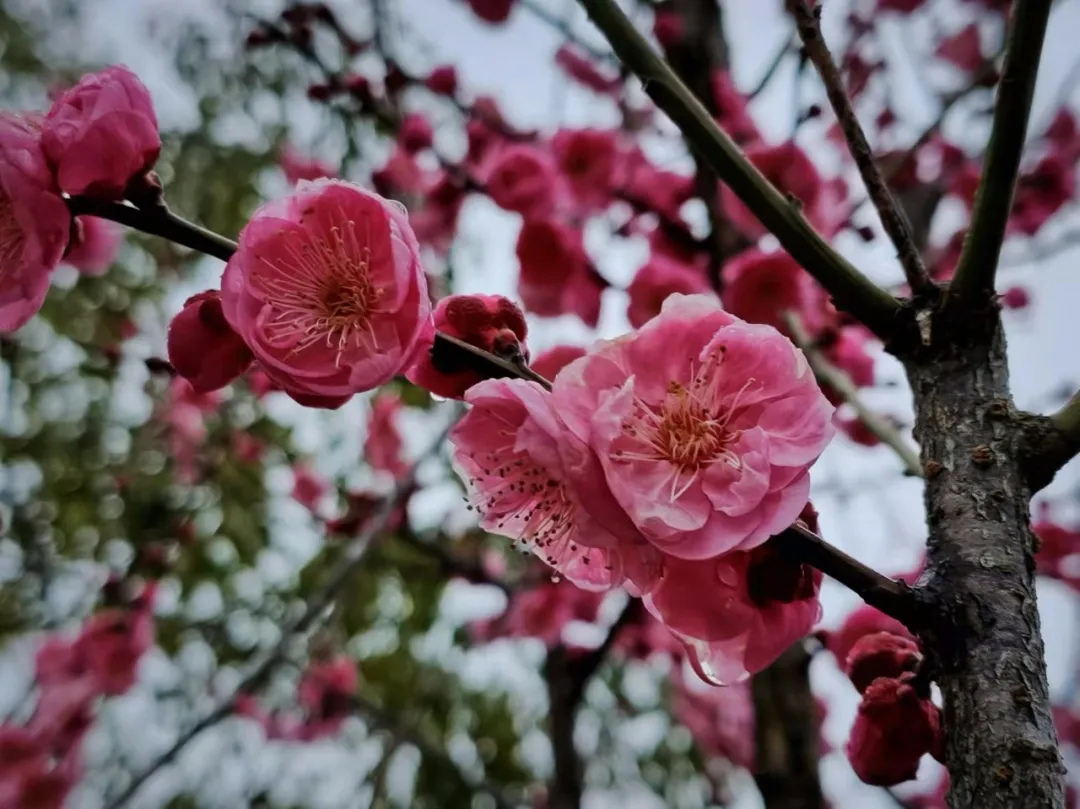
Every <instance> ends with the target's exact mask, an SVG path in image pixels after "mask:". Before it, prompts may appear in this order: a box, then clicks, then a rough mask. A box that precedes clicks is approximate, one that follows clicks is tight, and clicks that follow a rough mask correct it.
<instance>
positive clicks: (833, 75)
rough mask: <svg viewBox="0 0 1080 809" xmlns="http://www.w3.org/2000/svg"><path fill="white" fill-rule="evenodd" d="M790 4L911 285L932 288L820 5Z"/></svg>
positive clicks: (803, 1) (913, 288)
mask: <svg viewBox="0 0 1080 809" xmlns="http://www.w3.org/2000/svg"><path fill="white" fill-rule="evenodd" d="M787 5H788V10H789V11H790V13H791V15H792V16H793V17H794V18H795V25H796V27H797V28H798V29H799V36H800V37H801V38H802V41H803V46H804V47H805V48H806V55H807V56H808V57H809V58H810V61H811V62H813V63H814V67H815V68H817V72H818V75H819V76H821V81H822V83H823V84H824V85H825V94H826V95H827V96H828V97H829V103H830V104H831V105H832V108H833V112H835V113H836V118H837V120H838V121H839V122H840V129H841V130H842V131H843V133H844V139H845V140H846V141H847V145H848V151H850V152H851V156H852V157H853V158H854V159H855V165H856V166H857V167H858V169H859V175H860V176H861V177H862V179H863V183H865V185H866V189H867V191H868V192H869V194H870V199H871V201H872V202H873V203H874V207H875V208H877V212H878V216H880V218H881V224H882V225H883V226H884V228H885V232H886V233H887V234H888V235H889V239H890V240H891V241H892V243H893V245H894V246H895V247H896V253H897V256H898V257H899V259H900V265H901V266H902V267H903V268H904V277H905V278H907V282H908V286H909V287H911V291H912V292H913V293H914V294H916V295H918V294H919V293H920V292H924V291H926V290H927V289H929V288H930V287H932V286H933V282H932V281H931V280H930V275H929V274H928V273H927V272H926V266H925V265H924V264H923V260H922V256H921V255H920V254H919V250H918V248H917V247H916V246H915V240H914V239H913V238H912V234H911V229H910V227H909V226H908V222H907V219H906V218H905V217H904V214H903V212H902V211H901V210H900V207H899V206H898V205H897V203H896V199H895V198H894V197H893V195H892V191H890V190H889V186H888V185H887V183H886V182H885V178H884V177H883V176H882V174H881V170H880V169H879V168H878V165H877V163H876V162H875V161H874V153H873V151H872V150H871V148H870V144H869V142H868V141H867V140H866V133H865V132H863V128H862V126H861V125H860V124H859V119H858V117H857V116H856V115H855V110H854V109H853V108H852V106H851V99H850V98H849V97H848V94H847V91H846V90H845V89H844V80H843V78H842V77H841V75H840V70H839V69H838V68H837V67H836V63H835V62H834V61H833V58H832V54H830V53H829V48H828V46H827V45H826V44H825V38H824V37H823V36H822V34H821V24H820V23H821V6H820V5H815V6H814V7H813V8H811V7H810V6H809V5H807V2H806V0H788V3H787Z"/></svg>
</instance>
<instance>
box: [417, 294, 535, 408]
mask: <svg viewBox="0 0 1080 809" xmlns="http://www.w3.org/2000/svg"><path fill="white" fill-rule="evenodd" d="M434 321H435V328H436V329H437V330H439V331H440V332H442V333H444V334H449V335H450V336H451V337H457V338H458V339H459V340H463V341H465V342H466V343H469V344H470V345H474V346H476V347H477V348H481V349H483V350H484V351H488V352H494V353H496V354H505V353H507V352H508V351H516V352H518V353H520V354H521V356H522V357H523V358H524V359H528V358H529V351H528V349H526V348H525V337H526V335H527V334H528V327H527V326H526V324H525V315H524V314H522V312H521V309H519V308H518V306H517V304H515V303H514V302H513V301H511V300H509V299H508V298H504V297H503V296H501V295H448V296H447V297H445V298H443V299H442V300H441V301H439V303H438V305H436V307H435V312H434ZM406 376H407V377H408V379H409V381H410V382H412V383H413V384H414V385H419V386H420V387H422V388H425V389H426V390H429V391H431V392H432V393H434V394H435V395H436V396H443V397H446V398H448V399H460V398H461V397H462V396H464V395H465V392H466V391H467V390H468V389H469V388H471V387H472V386H473V385H475V384H476V383H477V382H479V381H480V380H481V379H483V377H481V376H480V374H478V373H477V372H476V371H473V370H469V369H468V368H446V367H436V365H435V362H434V360H433V358H432V356H431V354H430V353H429V352H425V353H423V354H420V355H419V356H418V357H417V359H416V363H415V364H414V365H413V366H412V367H411V368H410V369H409V370H408V372H407V373H406Z"/></svg>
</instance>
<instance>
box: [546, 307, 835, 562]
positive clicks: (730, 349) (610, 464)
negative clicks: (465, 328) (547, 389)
mask: <svg viewBox="0 0 1080 809" xmlns="http://www.w3.org/2000/svg"><path fill="white" fill-rule="evenodd" d="M553 397H554V401H555V409H556V411H557V412H558V414H559V417H560V418H561V419H562V420H563V422H564V423H565V424H566V425H567V427H568V428H569V429H570V430H571V431H572V432H573V433H574V434H575V435H576V436H577V437H578V438H579V439H581V440H582V441H584V442H586V443H587V444H588V445H589V446H590V447H592V449H593V450H594V451H595V453H596V455H597V456H598V457H599V460H600V464H601V466H602V468H603V472H604V474H603V477H602V478H598V479H593V480H591V481H590V480H589V479H586V480H584V481H582V484H581V485H582V491H581V496H582V500H583V501H584V502H585V503H586V504H587V505H588V504H591V503H593V502H595V501H596V492H597V491H598V490H604V489H610V491H611V493H612V494H613V495H614V497H615V499H616V500H617V501H618V503H619V504H620V505H621V506H622V508H623V509H624V510H625V512H626V514H627V515H629V517H630V520H631V521H632V522H633V523H634V525H635V526H636V527H637V528H638V529H639V530H640V531H641V532H642V534H644V536H645V538H646V539H647V540H648V541H649V542H651V543H652V544H653V545H655V546H656V547H657V548H658V549H660V550H662V551H663V552H665V553H668V554H671V555H672V556H676V557H680V558H683V559H708V558H710V557H715V556H717V555H719V554H723V553H727V552H729V551H734V550H748V549H750V548H753V547H754V546H756V545H760V544H761V543H762V542H764V541H765V540H766V539H768V538H769V537H770V536H772V535H773V534H775V533H777V532H779V531H781V530H783V529H784V528H786V527H788V526H789V525H790V524H791V523H793V522H794V521H795V519H796V518H797V517H798V516H799V512H800V511H801V510H802V508H803V506H804V505H806V501H807V498H808V496H809V491H810V480H809V475H808V470H809V468H810V465H811V464H812V463H813V462H814V461H815V460H817V457H818V455H820V454H821V452H822V450H824V449H825V446H826V445H827V444H828V442H829V440H830V439H831V438H832V436H833V432H834V430H833V426H832V416H833V412H834V408H833V407H832V405H831V404H829V402H828V400H827V399H826V398H825V396H824V395H823V394H822V392H821V390H820V389H819V388H818V386H817V383H816V382H815V381H814V375H813V373H812V372H811V371H810V368H809V366H808V365H807V362H806V358H805V357H804V356H803V354H802V352H801V351H799V350H798V349H797V348H796V347H795V346H794V345H792V343H791V341H789V340H788V339H787V338H786V337H784V336H783V335H782V334H780V333H779V332H778V331H776V330H775V329H773V328H772V327H770V326H762V325H757V324H751V323H745V322H743V321H741V320H739V319H738V318H737V317H734V316H733V315H731V314H729V313H727V312H725V311H724V310H723V309H721V308H720V303H719V301H717V300H716V298H715V297H713V296H710V295H672V296H670V297H669V298H668V299H667V300H666V301H665V303H664V306H663V308H662V310H661V312H660V314H659V315H657V316H656V317H655V318H654V319H653V320H651V321H649V323H647V324H646V325H645V326H644V327H642V328H641V329H640V330H639V331H638V332H637V333H634V334H629V335H626V336H624V337H622V338H619V339H617V340H612V341H607V342H603V343H600V344H598V345H597V346H596V347H594V348H593V350H592V351H591V352H590V353H589V354H587V355H586V356H584V357H582V358H581V359H580V360H578V361H576V362H574V363H572V364H570V365H568V366H567V367H566V368H564V369H563V370H562V371H561V372H560V373H559V375H558V377H556V380H555V383H554V391H553ZM596 516H597V517H598V518H599V516H600V515H596Z"/></svg>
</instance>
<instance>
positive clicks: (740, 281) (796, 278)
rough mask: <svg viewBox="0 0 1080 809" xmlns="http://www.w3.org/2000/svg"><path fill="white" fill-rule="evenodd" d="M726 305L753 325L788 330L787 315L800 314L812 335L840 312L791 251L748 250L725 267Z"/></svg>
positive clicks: (830, 323)
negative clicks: (788, 312) (834, 307)
mask: <svg viewBox="0 0 1080 809" xmlns="http://www.w3.org/2000/svg"><path fill="white" fill-rule="evenodd" d="M723 300H724V306H725V307H726V308H727V310H728V311H729V312H731V313H732V314H733V315H736V316H738V317H740V318H742V319H743V320H746V321H749V322H751V323H764V324H766V325H769V326H772V327H773V328H774V329H777V330H778V331H780V332H785V333H786V331H787V325H786V324H785V322H784V317H783V315H784V312H785V311H789V310H790V311H792V312H794V313H795V314H797V315H798V316H799V318H800V320H801V321H802V323H803V326H805V327H806V329H807V331H808V332H810V334H813V335H816V334H818V333H820V332H821V331H823V330H824V329H825V328H827V327H829V326H830V325H832V323H833V322H834V321H835V319H836V311H835V309H833V308H832V305H831V304H830V303H829V301H828V298H827V297H826V294H825V291H824V290H823V289H822V288H821V287H820V286H818V284H817V282H816V281H815V280H814V279H813V278H812V277H811V276H810V274H809V273H808V272H806V270H804V269H803V268H802V267H800V266H799V265H798V263H797V262H796V261H795V259H793V258H792V257H791V256H790V255H789V254H788V253H787V252H785V251H783V250H774V251H772V252H768V253H766V252H764V251H762V250H759V249H757V248H750V249H749V250H744V251H743V252H742V253H740V254H739V255H738V256H736V257H735V258H734V259H732V260H731V261H729V262H728V263H727V264H726V265H725V266H724V292H723Z"/></svg>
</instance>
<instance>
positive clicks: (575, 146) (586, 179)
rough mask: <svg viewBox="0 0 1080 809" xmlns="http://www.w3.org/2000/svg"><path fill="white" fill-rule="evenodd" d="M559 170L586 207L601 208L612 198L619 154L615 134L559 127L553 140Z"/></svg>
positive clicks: (605, 131) (596, 130) (552, 146)
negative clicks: (612, 187) (612, 186)
mask: <svg viewBox="0 0 1080 809" xmlns="http://www.w3.org/2000/svg"><path fill="white" fill-rule="evenodd" d="M551 148H552V151H553V152H554V153H555V158H556V160H558V163H559V169H560V170H561V171H562V173H563V176H565V177H566V179H567V182H568V184H569V186H570V192H571V194H573V196H574V197H575V199H576V200H577V202H578V204H579V205H581V206H582V208H583V209H584V210H601V209H603V208H604V207H605V206H606V205H607V203H608V202H609V201H610V200H611V184H612V179H613V177H614V176H615V169H616V161H617V160H618V157H619V150H618V144H617V143H616V140H615V133H614V132H610V131H607V130H603V129H560V130H559V131H558V132H556V133H555V136H554V137H553V138H552V139H551Z"/></svg>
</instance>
